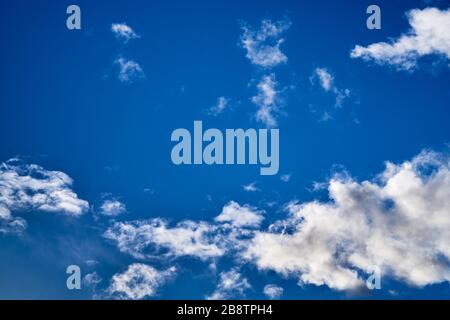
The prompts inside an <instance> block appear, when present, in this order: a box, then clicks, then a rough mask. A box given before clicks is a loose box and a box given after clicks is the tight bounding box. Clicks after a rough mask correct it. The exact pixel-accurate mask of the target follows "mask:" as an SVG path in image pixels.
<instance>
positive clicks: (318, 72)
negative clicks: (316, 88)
mask: <svg viewBox="0 0 450 320" xmlns="http://www.w3.org/2000/svg"><path fill="white" fill-rule="evenodd" d="M316 80H318V81H319V84H320V86H321V87H322V89H323V90H324V91H325V92H331V93H333V94H334V95H335V97H336V102H335V105H334V106H335V107H336V108H339V107H342V103H343V102H344V99H345V98H347V97H349V96H350V93H351V92H350V90H349V89H339V88H338V87H337V86H336V85H335V84H334V76H333V75H332V74H331V72H330V71H329V70H327V69H326V68H316V69H315V70H314V72H313V74H312V76H311V77H310V81H311V83H314V82H315V81H316ZM330 118H331V116H330V115H329V113H327V112H325V113H324V115H323V120H324V121H326V120H329V119H330Z"/></svg>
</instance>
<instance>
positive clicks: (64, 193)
mask: <svg viewBox="0 0 450 320" xmlns="http://www.w3.org/2000/svg"><path fill="white" fill-rule="evenodd" d="M72 183H73V181H72V179H71V178H70V177H69V176H68V175H67V174H65V173H63V172H60V171H47V170H45V169H44V168H42V167H41V166H38V165H35V164H30V165H28V164H23V163H21V162H20V161H19V160H17V159H11V160H9V161H7V162H5V163H2V164H0V233H6V232H20V231H23V230H24V229H25V228H26V222H25V220H24V219H22V218H19V217H14V216H13V212H15V211H30V210H38V211H44V212H58V213H63V214H67V215H70V216H75V217H77V216H80V215H82V214H83V213H85V212H86V211H87V210H88V209H89V204H88V203H87V202H86V201H84V200H81V199H79V198H78V196H77V194H76V193H74V192H73V191H72V189H71V186H72Z"/></svg>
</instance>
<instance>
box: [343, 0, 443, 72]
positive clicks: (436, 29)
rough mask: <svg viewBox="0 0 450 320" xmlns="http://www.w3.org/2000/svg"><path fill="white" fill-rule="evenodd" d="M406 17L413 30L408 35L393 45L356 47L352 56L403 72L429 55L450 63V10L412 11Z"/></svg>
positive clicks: (412, 67) (428, 9) (383, 43)
mask: <svg viewBox="0 0 450 320" xmlns="http://www.w3.org/2000/svg"><path fill="white" fill-rule="evenodd" d="M407 17H408V20H409V24H410V26H411V29H410V30H409V31H408V32H407V33H406V34H404V35H402V36H401V37H399V38H398V39H396V40H393V41H391V42H390V43H387V42H379V43H373V44H371V45H369V46H367V47H363V46H359V45H357V46H356V47H355V48H354V49H353V50H352V51H351V53H350V56H351V57H352V58H362V59H364V60H366V61H374V62H376V63H378V64H388V65H393V66H396V67H398V68H399V69H404V70H413V69H414V68H415V67H416V66H417V61H418V59H419V58H421V57H423V56H427V55H440V56H442V57H445V58H446V59H447V60H450V32H449V30H450V9H447V10H439V9H437V8H426V9H423V10H420V9H413V10H410V11H409V12H408V13H407Z"/></svg>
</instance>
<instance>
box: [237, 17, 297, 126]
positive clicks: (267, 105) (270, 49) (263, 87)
mask: <svg viewBox="0 0 450 320" xmlns="http://www.w3.org/2000/svg"><path fill="white" fill-rule="evenodd" d="M290 26H291V22H290V21H289V20H287V19H284V20H280V21H277V22H273V21H271V20H267V19H266V20H263V21H262V22H261V27H260V28H259V29H258V30H254V29H253V28H250V27H248V26H246V25H244V26H243V28H242V30H243V34H242V35H241V39H240V40H241V45H242V47H243V48H244V49H245V50H246V51H247V55H246V56H247V58H248V59H249V60H250V62H251V63H252V64H253V65H256V66H258V67H262V68H263V70H264V71H267V70H268V69H272V68H274V67H276V66H278V65H280V64H283V63H286V62H287V60H288V58H287V56H286V55H285V54H284V53H283V52H282V51H281V49H280V46H281V44H282V43H283V42H284V39H283V38H282V37H281V35H282V34H283V33H284V32H285V31H286V30H288V29H289V27H290ZM277 86H278V83H277V81H276V80H275V74H274V73H270V74H265V75H263V76H262V77H261V79H260V80H259V82H258V84H257V85H256V87H257V94H256V95H255V96H253V97H252V98H251V101H252V102H253V103H254V104H255V105H256V106H257V107H258V110H257V112H256V114H255V119H256V121H258V122H261V123H262V124H264V125H265V126H266V127H268V128H272V127H275V126H277V124H278V122H277V117H278V116H279V114H280V109H281V98H280V93H281V92H282V91H283V90H278V89H277Z"/></svg>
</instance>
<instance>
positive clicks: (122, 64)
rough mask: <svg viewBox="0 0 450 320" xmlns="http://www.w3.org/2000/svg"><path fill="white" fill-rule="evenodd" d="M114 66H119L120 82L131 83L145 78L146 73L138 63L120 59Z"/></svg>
mask: <svg viewBox="0 0 450 320" xmlns="http://www.w3.org/2000/svg"><path fill="white" fill-rule="evenodd" d="M114 64H116V65H118V66H119V76H118V78H119V80H120V82H124V83H131V82H133V80H134V79H139V78H144V77H145V74H144V71H143V70H142V68H141V66H140V65H139V64H138V63H137V62H136V61H133V60H129V59H126V58H123V57H120V58H118V59H116V60H115V61H114Z"/></svg>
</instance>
